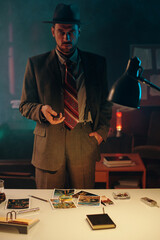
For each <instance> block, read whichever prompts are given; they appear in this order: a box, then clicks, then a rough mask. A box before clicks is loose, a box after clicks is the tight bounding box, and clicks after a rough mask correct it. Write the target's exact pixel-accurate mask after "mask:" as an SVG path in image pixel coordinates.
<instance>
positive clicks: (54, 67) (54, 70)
mask: <svg viewBox="0 0 160 240" xmlns="http://www.w3.org/2000/svg"><path fill="white" fill-rule="evenodd" d="M47 67H48V72H49V73H50V75H51V79H54V81H56V84H57V86H62V77H61V71H60V68H59V64H58V58H57V55H56V53H55V50H54V49H53V50H52V51H51V53H50V55H49V57H48V60H47Z"/></svg>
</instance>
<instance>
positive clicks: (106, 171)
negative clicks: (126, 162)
mask: <svg viewBox="0 0 160 240" xmlns="http://www.w3.org/2000/svg"><path fill="white" fill-rule="evenodd" d="M116 155H119V154H118V153H102V154H101V161H100V162H97V163H96V170H95V182H105V183H106V188H109V186H110V173H113V172H117V173H118V172H137V173H138V172H141V173H142V178H141V179H142V188H145V187H146V168H145V166H144V164H143V162H142V159H141V158H140V156H139V154H137V153H124V154H122V153H120V155H125V156H128V157H129V158H130V159H131V160H133V161H134V162H135V165H134V166H132V167H114V168H111V167H106V166H105V165H104V164H103V158H104V157H105V156H116Z"/></svg>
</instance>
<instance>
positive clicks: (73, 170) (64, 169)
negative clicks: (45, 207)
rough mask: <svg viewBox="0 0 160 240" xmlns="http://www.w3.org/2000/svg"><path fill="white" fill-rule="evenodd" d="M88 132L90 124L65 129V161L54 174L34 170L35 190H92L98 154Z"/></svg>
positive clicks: (80, 124)
mask: <svg viewBox="0 0 160 240" xmlns="http://www.w3.org/2000/svg"><path fill="white" fill-rule="evenodd" d="M90 132H92V128H91V124H90V123H86V124H82V123H79V124H77V126H76V127H75V128H74V129H73V130H71V131H70V130H68V129H65V136H66V141H65V158H66V161H65V163H64V164H63V165H62V166H61V168H60V169H58V171H55V172H51V171H45V170H42V169H38V168H36V184H37V188H43V189H44V188H49V189H53V188H76V189H85V188H86V189H91V188H94V182H95V163H96V161H97V160H99V159H100V152H99V147H98V142H97V140H96V139H95V137H89V133H90ZM44 161H45V159H44ZM53 161H54V159H53Z"/></svg>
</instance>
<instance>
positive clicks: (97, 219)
mask: <svg viewBox="0 0 160 240" xmlns="http://www.w3.org/2000/svg"><path fill="white" fill-rule="evenodd" d="M87 220H88V222H89V224H90V226H91V227H92V229H94V230H96V229H105V228H115V227H116V224H115V223H114V222H113V221H112V219H111V218H110V217H109V216H108V214H106V213H105V214H90V215H87Z"/></svg>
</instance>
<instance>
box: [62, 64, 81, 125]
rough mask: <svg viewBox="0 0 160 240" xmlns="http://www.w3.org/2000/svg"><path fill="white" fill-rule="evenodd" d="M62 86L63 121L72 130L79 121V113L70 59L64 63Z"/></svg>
mask: <svg viewBox="0 0 160 240" xmlns="http://www.w3.org/2000/svg"><path fill="white" fill-rule="evenodd" d="M64 86H65V87H64V116H65V120H64V123H65V124H66V126H67V127H68V128H69V129H71V130H72V129H73V128H74V127H75V126H76V125H77V123H78V122H79V113H78V100H77V89H76V81H75V78H74V76H73V74H72V63H71V61H67V62H66V63H65V81H64Z"/></svg>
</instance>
